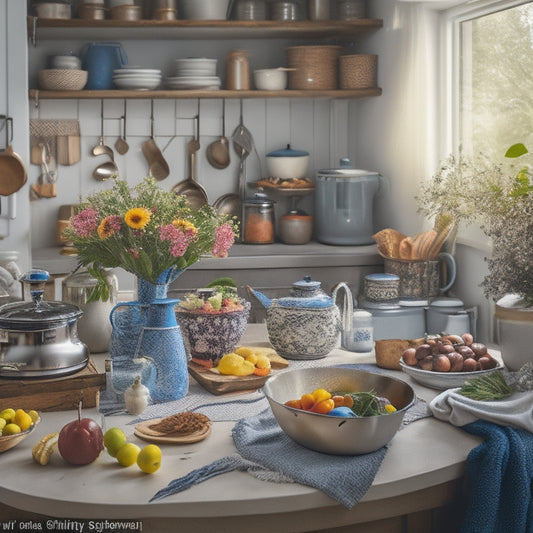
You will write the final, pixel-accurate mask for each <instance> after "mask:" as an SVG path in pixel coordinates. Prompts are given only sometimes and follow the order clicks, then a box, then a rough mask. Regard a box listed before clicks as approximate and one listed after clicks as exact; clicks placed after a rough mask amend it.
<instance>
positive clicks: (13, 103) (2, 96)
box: [0, 0, 31, 269]
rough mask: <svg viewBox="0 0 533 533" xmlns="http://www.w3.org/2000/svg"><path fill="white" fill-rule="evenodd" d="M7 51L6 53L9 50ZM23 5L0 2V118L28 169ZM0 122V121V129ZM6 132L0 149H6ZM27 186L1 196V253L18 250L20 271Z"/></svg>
mask: <svg viewBox="0 0 533 533" xmlns="http://www.w3.org/2000/svg"><path fill="white" fill-rule="evenodd" d="M8 43H9V45H8ZM8 49H9V50H8ZM26 64H27V39H26V5H25V2H20V1H19V0H0V115H7V116H9V117H11V118H12V119H13V141H12V146H13V149H14V151H15V152H16V153H17V154H18V155H19V156H20V157H21V158H22V160H23V162H24V163H25V164H26V166H28V159H29V146H28V145H29V140H28V137H29V136H28V98H27V94H28V83H27V75H26V69H25V67H24V65H26ZM2 124H3V122H2V121H0V128H1V127H2ZM5 137H6V132H5V129H2V130H0V147H1V148H2V149H4V148H5ZM28 190H29V186H28V183H27V184H26V185H25V186H24V187H23V188H22V189H20V190H19V191H18V192H17V193H16V194H15V195H11V196H9V197H5V196H0V207H1V212H0V213H1V214H0V251H18V252H19V254H20V255H19V260H18V264H19V266H20V267H21V269H28V268H29V267H30V266H31V259H30V257H31V251H30V246H31V245H30V209H29V201H28Z"/></svg>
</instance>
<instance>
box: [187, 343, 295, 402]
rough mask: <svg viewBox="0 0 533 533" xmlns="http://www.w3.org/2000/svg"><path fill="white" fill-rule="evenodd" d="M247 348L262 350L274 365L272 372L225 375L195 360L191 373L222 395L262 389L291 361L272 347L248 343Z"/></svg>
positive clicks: (190, 367)
mask: <svg viewBox="0 0 533 533" xmlns="http://www.w3.org/2000/svg"><path fill="white" fill-rule="evenodd" d="M246 348H251V349H252V350H254V351H257V352H260V353H262V354H263V355H266V356H267V357H268V358H269V359H270V364H271V365H272V370H271V371H270V374H268V375H267V376H255V375H251V376H225V375H222V374H219V373H218V372H216V371H215V370H214V369H210V368H205V367H203V366H202V365H199V364H197V363H195V362H193V361H189V373H190V374H191V376H192V377H193V378H194V379H195V380H196V381H197V382H198V383H199V384H200V385H202V387H204V388H205V389H207V390H208V391H209V392H211V393H212V394H216V395H220V394H227V393H230V392H242V393H244V392H252V391H255V390H257V389H260V388H261V387H262V386H263V385H264V384H265V382H266V380H267V379H268V378H269V377H270V376H271V375H272V373H273V372H275V370H276V369H280V368H286V367H287V366H289V362H288V361H287V360H286V359H284V358H283V357H281V356H279V355H278V354H277V353H276V352H275V351H274V350H273V349H272V348H267V347H264V346H250V345H246Z"/></svg>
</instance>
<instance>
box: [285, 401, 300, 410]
mask: <svg viewBox="0 0 533 533" xmlns="http://www.w3.org/2000/svg"><path fill="white" fill-rule="evenodd" d="M285 405H286V406H287V407H293V408H294V409H303V407H302V402H301V400H288V401H286V402H285Z"/></svg>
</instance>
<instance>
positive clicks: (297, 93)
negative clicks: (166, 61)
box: [29, 87, 382, 105]
mask: <svg viewBox="0 0 533 533" xmlns="http://www.w3.org/2000/svg"><path fill="white" fill-rule="evenodd" d="M381 92H382V90H381V88H379V87H376V88H369V89H349V90H331V91H324V90H287V91H258V90H251V91H228V90H217V91H213V90H203V91H202V90H179V91H176V90H164V89H163V90H157V91H133V90H130V91H127V90H109V91H94V90H87V91H83V90H82V91H45V90H40V89H30V91H29V96H30V99H32V100H34V101H35V105H38V104H39V101H40V100H72V99H78V100H91V99H101V98H105V99H117V98H120V99H124V98H125V99H135V100H139V99H144V100H151V99H153V100H156V99H163V98H167V99H188V98H203V99H206V98H211V99H215V98H226V99H229V98H242V99H248V98H335V99H342V98H349V99H352V98H365V97H369V96H380V95H381Z"/></svg>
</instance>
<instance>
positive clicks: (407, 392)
mask: <svg viewBox="0 0 533 533" xmlns="http://www.w3.org/2000/svg"><path fill="white" fill-rule="evenodd" d="M318 388H322V389H326V390H327V391H330V392H333V391H345V392H356V391H374V393H375V394H376V395H378V396H382V397H385V398H388V400H389V401H390V402H391V404H392V405H394V407H396V409H397V411H396V412H395V413H391V414H387V415H377V416H369V417H359V418H340V417H335V416H328V415H321V414H316V413H311V412H309V411H302V410H300V409H294V408H292V407H287V406H286V405H284V403H285V402H286V401H287V400H296V399H298V398H300V397H301V396H302V394H305V393H312V392H313V391H314V390H315V389H318ZM263 391H264V393H265V395H266V397H267V399H268V401H269V403H270V407H271V409H272V412H273V413H274V416H275V417H276V420H277V421H278V424H279V425H280V426H281V429H283V431H284V432H285V433H287V435H289V437H291V438H292V439H293V440H295V441H296V442H297V443H299V444H301V445H302V446H305V447H306V448H310V449H311V450H315V451H317V452H323V453H329V454H334V455H361V454H364V453H369V452H373V451H375V450H378V449H379V448H381V447H382V446H385V444H387V443H388V442H389V441H390V440H391V439H392V438H393V437H394V435H395V433H396V432H397V431H398V428H399V427H400V425H401V423H402V420H403V417H404V414H405V411H406V410H407V409H408V408H409V407H410V406H411V405H412V404H413V403H414V401H415V393H414V391H413V389H412V388H411V387H410V386H409V385H408V384H407V383H405V382H404V381H402V380H400V379H396V378H391V377H388V376H384V375H381V374H374V373H371V372H364V371H362V370H353V369H348V368H332V367H329V368H306V369H298V370H287V371H285V372H281V373H279V374H278V375H276V376H272V377H271V378H269V380H268V381H267V382H266V383H265V385H264V386H263Z"/></svg>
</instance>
